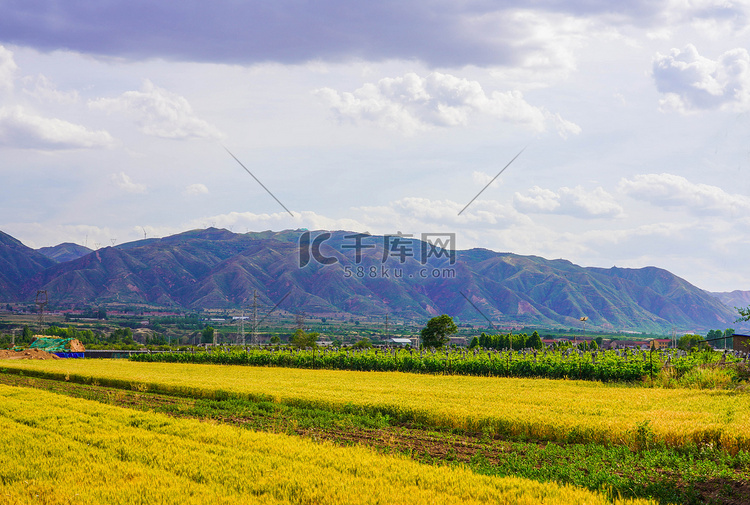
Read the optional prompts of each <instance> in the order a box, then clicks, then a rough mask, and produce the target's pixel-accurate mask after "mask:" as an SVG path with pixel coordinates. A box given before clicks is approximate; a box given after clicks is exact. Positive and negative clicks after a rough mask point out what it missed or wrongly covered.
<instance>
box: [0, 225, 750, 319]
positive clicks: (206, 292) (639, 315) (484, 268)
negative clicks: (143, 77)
mask: <svg viewBox="0 0 750 505" xmlns="http://www.w3.org/2000/svg"><path fill="white" fill-rule="evenodd" d="M302 233H303V232H302V231H299V230H298V231H292V230H286V231H282V232H270V231H269V232H262V233H246V234H235V233H231V232H229V231H227V230H219V229H215V228H209V229H206V230H192V231H188V232H185V233H181V234H178V235H173V236H170V237H165V238H162V239H148V240H141V241H136V242H131V243H127V244H122V245H119V246H117V247H106V248H103V249H99V250H97V251H93V252H91V253H89V254H86V255H84V256H80V257H78V258H76V259H73V260H70V261H66V262H61V263H54V262H53V261H52V260H50V259H49V258H47V257H45V256H43V255H41V254H40V253H39V252H37V251H33V250H31V249H29V248H24V247H25V246H23V245H22V244H20V242H18V241H15V243H13V244H11V245H5V244H4V242H3V243H0V258H2V257H4V256H3V255H5V254H10V253H9V252H7V251H6V249H7V250H8V251H11V250H14V251H16V254H17V256H18V254H21V256H23V257H24V258H25V260H23V261H22V259H21V258H19V257H16V259H15V263H12V262H7V263H6V264H8V265H11V264H12V265H21V264H23V265H26V267H25V268H20V267H18V266H13V267H12V268H10V267H9V268H10V271H12V272H16V274H15V275H14V276H12V278H10V279H9V280H8V281H7V284H8V288H7V289H6V290H5V291H0V296H2V298H0V301H4V300H10V301H12V300H16V299H19V298H18V297H20V299H24V300H27V301H28V300H33V296H34V294H35V293H36V290H37V289H46V290H47V291H48V293H49V298H50V301H51V303H52V304H53V305H57V306H63V307H64V306H82V305H91V304H152V305H160V306H172V307H181V308H194V309H199V308H232V307H239V306H241V305H244V306H245V307H247V306H248V303H250V301H251V300H252V296H253V292H254V291H255V290H257V292H258V294H259V297H260V301H261V303H262V304H264V306H266V307H272V306H274V305H276V303H278V302H279V301H281V300H282V299H283V303H282V304H281V305H280V308H281V309H283V310H287V311H290V312H301V311H304V312H305V313H306V314H308V315H310V316H316V315H317V316H325V315H334V314H338V315H355V316H368V315H369V316H382V315H385V314H386V313H387V314H390V315H391V317H392V318H394V319H404V320H416V321H424V320H425V319H426V318H428V317H431V316H433V315H438V314H442V313H446V314H450V315H452V316H455V317H458V318H459V320H460V321H464V322H475V323H478V324H485V325H486V324H488V323H487V319H489V320H490V321H492V323H493V324H499V325H506V324H507V325H510V324H545V325H558V326H564V327H580V321H579V318H580V317H581V316H584V315H585V316H588V318H589V322H588V323H587V324H588V325H589V326H588V327H590V328H600V329H626V330H638V331H658V330H670V329H671V328H672V327H677V328H678V330H685V331H688V330H698V329H709V328H724V327H727V325H729V324H730V323H732V322H733V321H734V319H735V318H736V312H734V311H733V310H732V309H730V308H729V307H727V306H726V305H725V304H724V303H722V302H721V300H719V299H718V298H716V297H715V296H712V295H711V294H709V293H707V292H705V291H703V290H701V289H699V288H697V287H695V286H693V285H691V284H690V283H688V282H687V281H685V280H684V279H681V278H679V277H677V276H675V275H673V274H671V273H670V272H668V271H666V270H662V269H659V268H654V267H648V268H641V269H624V268H611V269H601V268H584V267H580V266H578V265H574V264H573V263H571V262H569V261H566V260H546V259H544V258H540V257H536V256H520V255H516V254H512V253H497V252H494V251H489V250H486V249H471V250H466V251H457V252H456V255H455V261H454V262H451V260H450V258H449V257H448V255H447V253H446V252H445V251H443V252H444V253H446V254H444V255H442V256H437V255H432V256H431V257H429V258H427V259H426V261H423V259H422V257H421V255H420V252H421V251H422V250H423V249H424V248H427V249H424V250H430V249H429V246H428V245H427V244H424V243H422V242H420V241H415V242H413V243H410V245H409V247H406V246H405V245H404V243H403V242H402V243H401V244H400V245H399V244H393V243H389V244H388V246H389V247H388V249H387V250H386V248H385V247H384V246H385V245H386V244H385V240H384V238H383V237H378V236H362V237H361V238H360V240H361V243H362V244H363V246H366V247H363V248H362V249H361V250H360V253H361V258H360V259H359V261H357V257H356V249H353V244H355V240H353V239H352V235H353V234H352V233H351V232H344V231H336V232H331V234H330V237H328V236H325V237H323V238H325V240H319V241H318V242H317V245H316V243H314V240H315V238H316V237H321V233H322V232H312V233H310V237H311V239H312V240H313V243H310V244H308V245H307V246H306V247H304V248H303V249H304V251H306V253H307V255H306V256H305V257H304V258H302V257H301V255H300V245H299V241H300V236H301V235H302ZM5 237H8V236H7V235H6V236H5ZM12 240H15V239H12V237H8V239H6V242H8V241H12ZM21 248H24V249H21ZM431 251H432V252H436V251H437V250H434V249H433V250H431ZM316 254H317V256H318V259H319V260H321V261H322V262H323V263H329V264H323V263H321V262H319V261H317V260H316V258H315V256H316ZM303 256H304V255H303ZM39 258H42V259H43V262H41V260H39ZM301 258H302V260H303V261H302V263H303V266H300V262H301ZM326 258H329V259H328V260H327V261H324V260H325V259H326ZM384 260H385V262H384ZM24 261H25V263H24ZM4 268H5V267H4ZM4 268H3V270H2V271H3V272H5V269H4ZM0 280H1V279H0ZM0 287H1V286H0ZM14 294H16V295H17V298H11V297H13V296H14Z"/></svg>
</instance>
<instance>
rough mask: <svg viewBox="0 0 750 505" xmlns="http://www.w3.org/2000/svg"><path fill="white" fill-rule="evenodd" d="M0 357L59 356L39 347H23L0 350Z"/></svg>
mask: <svg viewBox="0 0 750 505" xmlns="http://www.w3.org/2000/svg"><path fill="white" fill-rule="evenodd" d="M79 343H80V342H79ZM0 359H60V357H59V356H55V355H54V354H52V353H49V352H46V351H41V350H39V349H25V350H23V351H10V350H7V349H4V350H0Z"/></svg>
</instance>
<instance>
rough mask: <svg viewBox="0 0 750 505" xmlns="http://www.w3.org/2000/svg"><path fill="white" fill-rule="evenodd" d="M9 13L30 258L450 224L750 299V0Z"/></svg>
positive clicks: (297, 0)
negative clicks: (73, 246)
mask: <svg viewBox="0 0 750 505" xmlns="http://www.w3.org/2000/svg"><path fill="white" fill-rule="evenodd" d="M0 12H2V16H0V176H1V177H2V184H0V230H2V231H4V232H6V233H9V234H11V235H13V236H15V237H16V238H18V239H20V240H22V241H23V242H24V243H25V244H27V245H29V246H31V247H43V246H49V245H54V244H57V243H60V242H77V243H80V244H84V243H85V244H86V245H88V246H89V247H92V248H94V247H104V246H108V245H111V244H113V243H123V242H127V241H132V240H136V239H139V238H143V236H144V234H145V235H146V236H148V237H161V236H166V235H169V234H172V233H177V232H180V231H185V230H188V229H193V228H203V227H207V226H217V227H224V228H227V229H230V230H232V231H234V232H242V233H244V232H246V231H262V230H266V229H272V230H282V229H286V228H302V227H304V228H309V229H347V230H355V231H369V232H371V233H395V232H397V231H401V232H403V233H414V234H416V235H419V234H421V233H434V232H455V233H456V234H457V246H458V248H459V249H466V248H470V247H485V248H489V249H493V250H496V251H510V252H515V253H519V254H534V255H539V256H543V257H546V258H550V259H554V258H566V259H569V260H571V261H573V262H574V263H577V264H580V265H584V266H601V267H611V266H614V265H616V266H620V267H643V266H648V265H654V266H659V267H663V268H666V269H669V270H671V271H672V272H674V273H676V274H678V275H680V276H682V277H684V278H686V279H687V280H689V281H690V282H692V283H694V284H696V285H697V286H699V287H702V288H704V289H708V290H711V291H731V290H735V289H743V290H750V261H747V254H748V252H750V247H749V244H748V242H749V239H750V180H749V177H748V176H750V115H749V112H750V55H749V54H748V48H749V47H750V18H749V16H750V2H748V1H732V0H724V1H721V0H716V1H714V0H670V1H663V2H659V1H645V0H644V1H640V0H632V1H631V0H623V1H621V2H610V1H597V0H588V1H581V0H572V1H561V0H536V1H524V2H520V1H514V0H509V1H504V2H501V1H489V0H466V1H455V0H450V1H446V0H409V1H407V2H404V1H403V0H399V1H390V0H383V1H379V2H352V1H350V0H317V1H316V0H274V1H273V2H268V1H261V0H255V1H241V0H215V1H213V2H205V1H200V2H199V1H195V0H181V1H176V0H175V1H173V0H165V1H161V2H154V1H150V0H149V1H146V0H129V1H127V2H126V1H121V0H101V1H97V2H91V1H86V0H70V1H66V2H59V1H53V0H0ZM225 148H226V149H228V150H229V151H231V153H232V154H234V155H235V156H236V157H237V158H238V159H239V160H240V161H241V162H242V163H243V164H244V165H245V166H246V167H247V168H248V169H249V170H250V171H251V172H252V173H253V174H254V175H255V176H256V177H257V178H258V179H259V180H260V181H261V182H262V183H263V184H264V185H265V186H266V187H267V188H268V189H269V190H270V191H271V192H272V193H273V194H274V195H275V196H276V198H278V200H279V202H281V204H282V205H283V206H282V205H280V204H279V203H278V202H277V201H276V200H274V198H272V197H271V196H270V195H269V194H268V193H267V192H266V191H265V190H264V189H263V187H261V186H260V185H259V184H258V183H257V182H256V181H255V180H253V178H252V177H251V176H250V175H249V174H248V173H247V172H245V171H244V170H243V168H242V167H241V166H240V165H239V164H238V163H237V162H236V161H235V160H234V159H233V158H232V157H231V156H230V155H229V153H228V152H227V151H226V150H225ZM524 148H525V150H523V149H524ZM522 150H523V152H522V153H521V155H520V156H518V158H517V159H516V160H515V161H514V162H513V163H512V164H511V165H510V166H509V167H508V169H507V170H505V172H504V173H503V174H502V175H501V176H500V177H499V178H497V180H496V181H495V182H494V183H493V184H491V185H490V186H489V187H487V189H486V190H485V191H484V192H483V193H482V194H481V195H480V196H479V197H478V198H477V199H476V200H475V201H474V202H473V203H472V204H471V205H470V206H469V207H468V208H467V209H466V210H464V211H463V212H462V213H461V214H460V215H459V212H460V211H461V210H462V209H463V208H464V207H465V206H466V204H467V203H469V202H470V201H471V200H472V198H474V197H475V196H476V195H477V194H478V193H479V192H480V191H481V190H482V188H484V187H485V186H486V185H487V184H488V183H489V182H490V181H491V180H492V178H493V177H495V175H497V173H498V172H499V171H500V170H501V169H502V168H503V167H504V166H505V165H506V164H507V163H508V162H509V161H510V160H511V159H513V157H514V156H516V155H517V154H518V153H519V152H521V151H522ZM284 207H286V208H287V209H289V211H290V212H287V211H286V210H285V209H284ZM290 213H291V215H290Z"/></svg>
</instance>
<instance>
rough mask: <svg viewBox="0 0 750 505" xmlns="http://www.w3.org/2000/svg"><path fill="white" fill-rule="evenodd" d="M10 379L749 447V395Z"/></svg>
mask: <svg viewBox="0 0 750 505" xmlns="http://www.w3.org/2000/svg"><path fill="white" fill-rule="evenodd" d="M3 367H4V368H6V369H8V370H23V371H24V373H26V374H36V375H38V376H46V377H55V378H60V379H68V380H70V381H74V382H83V383H96V384H101V385H109V386H116V387H123V388H127V389H135V390H141V391H151V392H160V393H167V394H173V395H174V394H176V395H183V396H192V397H198V398H209V399H222V398H231V397H235V398H252V399H268V400H272V401H275V402H282V403H296V404H305V405H309V406H314V407H319V408H325V409H330V410H339V411H345V410H346V409H352V408H356V409H359V410H364V411H367V412H370V413H377V414H380V415H386V416H390V417H392V418H394V419H398V420H400V421H402V422H409V423H419V424H423V425H427V426H433V427H440V428H447V429H457V430H464V431H474V432H484V433H487V434H489V435H493V436H516V437H519V436H520V437H528V438H534V439H540V440H549V441H561V442H598V443H617V444H626V445H627V444H636V443H637V441H638V437H639V436H640V435H639V433H642V432H643V430H644V429H647V431H648V434H649V436H653V437H654V438H655V439H658V440H659V441H661V442H663V443H665V444H667V445H670V446H675V447H677V446H686V445H690V444H714V445H720V446H721V447H723V448H724V449H725V450H727V451H729V452H736V451H739V450H747V449H748V448H749V447H750V438H748V437H747V434H748V433H750V395H747V394H743V393H737V392H734V391H707V390H685V389H643V388H632V387H623V386H620V387H613V386H610V385H606V384H603V383H600V382H591V381H559V380H546V379H515V378H510V379H507V378H486V377H471V376H446V375H426V374H421V375H420V374H403V373H397V372H374V373H373V372H351V371H338V370H307V369H282V368H261V367H233V366H220V365H193V364H177V363H166V364H165V363H135V362H129V361H117V360H114V361H109V360H103V361H88V360H85V361H82V360H59V361H28V362H23V363H21V362H14V363H12V364H5V363H3Z"/></svg>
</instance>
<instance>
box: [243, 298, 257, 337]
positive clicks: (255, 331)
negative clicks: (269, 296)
mask: <svg viewBox="0 0 750 505" xmlns="http://www.w3.org/2000/svg"><path fill="white" fill-rule="evenodd" d="M243 345H244V343H243ZM253 345H258V290H257V289H256V290H255V291H253Z"/></svg>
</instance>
